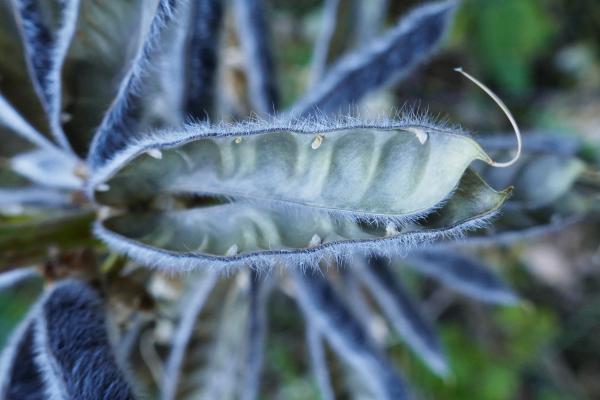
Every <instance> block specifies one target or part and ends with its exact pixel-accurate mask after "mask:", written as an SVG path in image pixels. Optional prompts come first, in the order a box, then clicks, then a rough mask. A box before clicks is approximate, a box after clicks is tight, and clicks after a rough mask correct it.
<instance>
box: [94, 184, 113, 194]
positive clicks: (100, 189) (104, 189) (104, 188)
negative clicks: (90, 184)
mask: <svg viewBox="0 0 600 400" xmlns="http://www.w3.org/2000/svg"><path fill="white" fill-rule="evenodd" d="M109 190H110V186H108V183H101V184H99V185H98V186H96V191H97V192H108V191H109Z"/></svg>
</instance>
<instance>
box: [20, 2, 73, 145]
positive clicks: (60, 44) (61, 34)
mask: <svg viewBox="0 0 600 400" xmlns="http://www.w3.org/2000/svg"><path fill="white" fill-rule="evenodd" d="M13 4H14V7H15V11H16V13H15V14H16V16H17V19H18V22H19V28H20V30H21V35H22V37H23V41H24V44H25V54H26V59H27V66H28V68H29V73H30V75H31V78H32V81H33V84H34V87H35V89H36V91H37V93H38V96H39V97H40V99H41V100H42V104H43V106H44V109H45V110H46V112H47V114H48V119H49V122H50V129H51V131H52V134H53V136H54V139H55V140H56V142H57V143H58V144H59V145H60V146H61V147H62V148H63V149H65V150H69V149H70V144H69V142H68V140H67V138H66V136H65V133H64V131H63V129H62V123H61V108H62V104H61V102H62V87H61V70H62V66H63V63H64V59H65V55H66V53H67V50H68V48H69V45H70V43H71V38H72V37H73V34H74V32H75V26H76V24H77V17H78V12H79V0H66V1H61V2H40V1H36V0H13Z"/></svg>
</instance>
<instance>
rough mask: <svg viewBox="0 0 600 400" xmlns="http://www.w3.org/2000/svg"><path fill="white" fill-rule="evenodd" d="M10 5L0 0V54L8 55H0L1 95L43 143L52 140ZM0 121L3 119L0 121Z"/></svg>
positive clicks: (6, 1)
mask: <svg viewBox="0 0 600 400" xmlns="http://www.w3.org/2000/svg"><path fill="white" fill-rule="evenodd" d="M13 7H14V4H13V2H12V1H10V0H2V1H0V54H3V55H7V54H10V57H6V56H3V57H0V97H1V98H4V99H5V102H6V103H8V104H10V108H11V109H14V111H16V114H17V115H21V116H22V117H23V118H22V119H23V120H25V121H28V122H29V124H31V125H32V127H33V128H34V129H35V130H36V131H38V132H40V133H41V134H42V135H43V137H44V139H45V142H46V143H51V142H52V139H51V138H52V135H51V134H50V133H49V132H48V120H47V116H46V113H45V112H44V109H43V107H42V104H41V102H40V99H39V97H38V96H37V94H36V91H35V89H34V87H33V85H32V82H31V79H30V77H29V74H28V71H27V63H26V56H25V49H24V47H23V43H22V40H21V35H20V33H19V26H18V23H17V21H16V20H15V10H14V9H13ZM5 107H6V104H2V106H1V107H0V108H3V109H4V110H2V112H0V115H1V116H0V121H3V120H4V119H6V118H7V115H6V114H4V113H5V112H6V108H5ZM3 114H4V115H3ZM11 114H13V115H14V113H12V112H11ZM9 119H13V118H9ZM13 123H14V119H13ZM2 124H4V122H0V125H2Z"/></svg>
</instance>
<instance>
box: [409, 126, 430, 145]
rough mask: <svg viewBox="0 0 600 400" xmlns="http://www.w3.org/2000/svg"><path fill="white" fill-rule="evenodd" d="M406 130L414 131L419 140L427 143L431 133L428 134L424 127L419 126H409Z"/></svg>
mask: <svg viewBox="0 0 600 400" xmlns="http://www.w3.org/2000/svg"><path fill="white" fill-rule="evenodd" d="M406 130H407V131H409V132H411V133H414V134H415V136H416V137H417V140H418V141H419V143H421V144H425V142H426V141H427V139H428V138H429V135H428V134H427V132H425V130H424V129H421V128H417V127H410V128H407V129H406Z"/></svg>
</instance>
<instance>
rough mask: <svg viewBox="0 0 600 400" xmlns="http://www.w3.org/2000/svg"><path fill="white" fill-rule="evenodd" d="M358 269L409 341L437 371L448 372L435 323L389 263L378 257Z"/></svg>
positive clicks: (385, 310) (439, 372)
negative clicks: (400, 280) (421, 308)
mask: <svg viewBox="0 0 600 400" xmlns="http://www.w3.org/2000/svg"><path fill="white" fill-rule="evenodd" d="M357 272H358V273H359V276H360V277H361V279H362V280H363V282H364V283H365V285H366V286H367V287H368V288H369V290H370V292H371V294H372V295H373V297H374V298H375V300H376V301H377V303H378V304H379V306H380V307H381V309H382V311H383V312H384V313H385V315H386V316H387V317H388V319H389V320H390V322H391V324H392V326H393V327H394V329H396V331H397V332H398V333H399V334H400V335H401V336H402V338H403V339H404V340H405V341H406V343H407V344H408V345H409V346H410V347H412V349H413V350H414V351H415V353H416V354H417V355H418V356H419V357H420V358H422V359H423V361H424V362H425V363H426V364H427V366H428V367H429V368H430V369H431V370H432V371H433V372H435V373H436V374H438V375H442V376H443V375H446V374H447V373H448V364H447V361H446V357H445V355H444V351H443V350H442V347H441V345H440V343H439V340H438V338H437V336H436V334H435V332H434V330H433V327H432V326H431V323H430V322H429V321H428V320H427V319H426V318H425V317H424V316H423V315H422V312H421V310H419V307H418V305H417V304H416V303H415V301H414V300H413V299H412V298H411V297H410V296H409V295H408V293H406V291H405V289H404V288H403V287H402V285H401V284H400V282H399V281H398V280H397V279H396V277H395V276H394V273H393V272H392V271H391V270H390V269H389V266H388V262H387V261H386V260H385V259H384V258H381V257H374V258H371V259H370V260H369V265H368V266H364V267H363V268H358V269H357Z"/></svg>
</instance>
